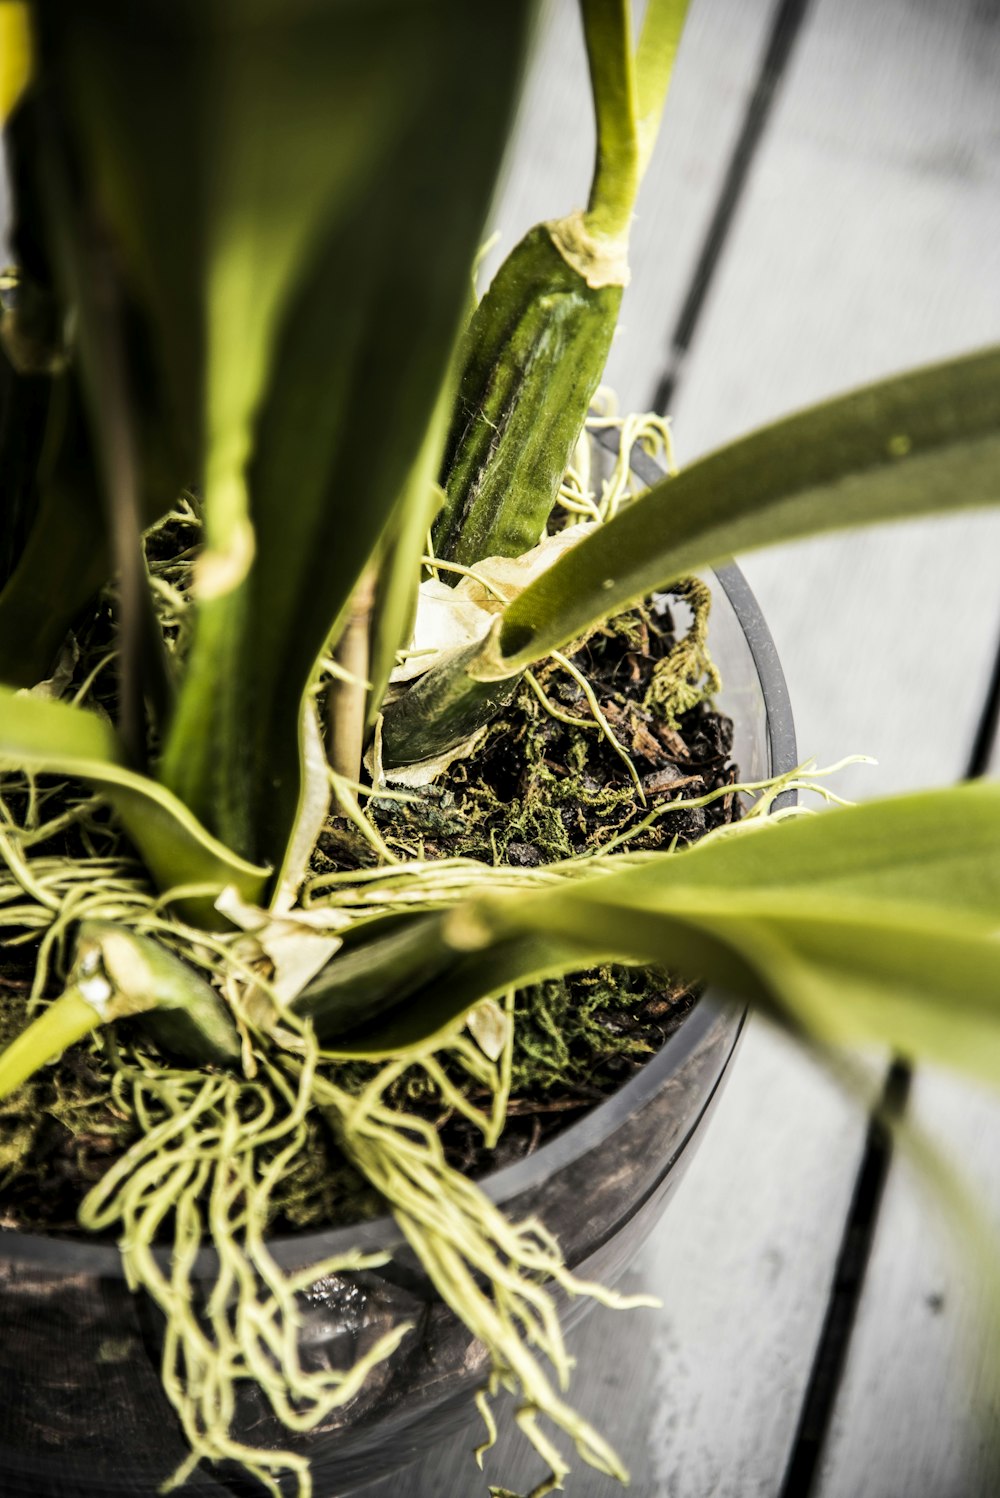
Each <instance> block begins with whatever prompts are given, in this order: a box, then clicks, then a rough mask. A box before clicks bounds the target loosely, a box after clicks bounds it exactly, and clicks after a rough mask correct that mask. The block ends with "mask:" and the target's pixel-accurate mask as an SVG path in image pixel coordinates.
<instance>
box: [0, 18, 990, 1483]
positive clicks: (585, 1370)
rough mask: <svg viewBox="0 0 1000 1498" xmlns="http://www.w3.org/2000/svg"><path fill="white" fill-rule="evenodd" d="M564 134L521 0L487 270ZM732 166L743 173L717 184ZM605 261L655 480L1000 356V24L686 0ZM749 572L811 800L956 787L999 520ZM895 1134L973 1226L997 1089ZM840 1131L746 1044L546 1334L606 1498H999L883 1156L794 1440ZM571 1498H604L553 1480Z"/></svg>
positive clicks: (584, 172) (545, 42)
mask: <svg viewBox="0 0 1000 1498" xmlns="http://www.w3.org/2000/svg"><path fill="white" fill-rule="evenodd" d="M779 23H780V24H779ZM768 60H770V63H771V64H772V67H771V70H770V72H768V70H767V69H766V68H765V64H766V63H767V62H768ZM762 69H763V70H764V72H763V75H762ZM768 99H770V101H771V107H770V109H767V108H766V107H765V106H766V104H767V101H768ZM748 119H749V127H748ZM592 140H593V131H592V126H591V121H590V106H589V99H588V96H587V92H586V82H585V70H584V58H583V48H582V40H581V37H580V32H579V22H578V19H577V15H576V0H552V3H551V4H550V5H549V7H548V10H547V13H546V21H545V24H544V26H543V28H542V32H541V35H540V37H539V47H538V53H537V57H536V60H535V63H534V66H533V69H532V72H531V75H530V78H529V82H528V89H527V95H526V99H525V103H524V108H523V115H522V128H521V131H520V135H519V138H518V141H517V145H516V149H515V151H514V153H513V158H512V161H511V163H510V166H509V171H508V178H507V185H506V187H505V189H504V191H503V193H502V194H501V197H500V201H499V203H498V207H497V211H496V215H495V222H496V225H497V227H498V228H499V229H500V230H501V232H502V235H503V238H502V241H501V244H500V245H499V246H498V248H497V250H496V251H494V252H493V254H492V256H491V259H490V262H489V263H490V264H491V265H495V264H496V263H497V262H498V260H499V258H500V256H501V255H502V254H503V253H505V252H506V250H508V249H509V248H510V247H511V245H512V244H513V243H514V242H515V240H516V238H517V237H518V236H519V235H520V233H521V232H522V231H523V230H524V229H525V228H527V227H528V226H529V225H530V224H532V223H533V222H535V221H536V220H538V219H541V218H547V217H553V216H556V215H558V214H559V213H561V212H563V211H566V210H568V209H569V208H571V207H573V206H575V205H578V204H579V203H580V202H581V201H582V199H583V198H584V197H585V194H586V184H587V180H588V175H589V167H590V155H591V151H592ZM734 157H735V158H737V159H741V158H746V159H747V160H748V162H749V166H748V170H747V172H746V173H745V179H744V180H743V182H742V187H741V189H740V190H739V191H735V192H734V191H733V190H732V189H733V185H734V171H733V162H734ZM737 175H738V174H737ZM737 185H738V184H737ZM0 194H2V183H0ZM720 201H722V202H724V203H726V204H728V205H729V211H727V212H725V213H722V214H721V215H720V214H719V211H718V210H719V205H720ZM2 218H3V203H2V201H0V220H2ZM713 224H714V225H715V232H714V233H713ZM706 242H709V243H711V244H714V245H715V247H716V249H717V251H718V253H717V254H716V255H715V257H714V260H713V258H712V257H711V256H708V257H706ZM633 261H634V277H633V281H632V285H631V287H630V289H629V291H628V293H627V297H626V301H625V306H624V311H623V318H622V329H621V333H620V336H619V338H618V340H617V342H616V345H615V348H614V350H613V354H612V359H611V365H610V369H609V380H610V382H611V383H612V384H613V385H614V386H615V387H616V388H617V389H618V391H619V394H620V396H621V398H622V403H623V405H624V406H626V407H629V408H637V407H645V406H647V405H648V404H649V403H650V401H651V400H652V399H653V397H654V394H655V392H656V391H657V389H658V388H660V387H661V386H662V383H663V381H664V379H665V378H667V379H669V381H670V383H671V385H672V390H673V394H672V398H671V401H670V414H671V415H672V416H673V418H674V431H675V437H676V442H677V447H678V453H679V456H680V458H681V461H682V462H684V461H688V460H690V459H692V458H694V457H695V456H697V455H698V454H700V453H702V452H704V451H705V450H707V449H709V448H711V447H714V446H717V445H718V444H719V443H721V442H723V441H725V440H726V439H728V438H730V437H732V436H735V435H737V434H739V433H740V432H743V431H746V430H748V429H750V428H752V427H753V426H755V425H757V424H759V423H761V422H763V421H766V420H768V419H770V418H772V417H775V416H777V415H779V414H781V413H783V412H785V411H787V410H790V409H792V408H794V407H797V406H801V405H803V404H806V403H808V402H809V401H812V400H816V399H819V398H822V397H824V396H826V395H829V394H831V393H834V392H836V391H838V390H840V389H842V388H844V387H846V386H849V385H851V384H854V383H858V382H861V381H864V380H868V379H874V378H877V377H879V376H882V375H885V374H888V373H891V372H893V371H895V370H897V369H900V368H903V367H905V366H906V365H908V364H911V363H915V362H918V361H924V360H931V359H935V358H938V357H945V356H947V355H949V354H953V353H957V352H961V351H963V350H966V349H969V348H972V347H974V346H976V345H978V344H983V343H987V342H990V341H997V340H1000V3H998V0H692V11H691V18H690V21H689V24H688V29H687V33H686V35H685V40H684V43H683V46H682V49H681V54H680V58H679V63H678V69H677V74H676V79H675V83H674V87H673V91H672V94H671V100H670V103H669V106H668V113H667V118H666V122H665V126H664V130H663V134H662V137H661V140H660V143H659V145H658V148H657V154H656V157H655V160H654V162H653V165H652V168H651V171H650V176H649V179H648V180H647V183H646V186H645V189H644V194H643V198H642V202H641V212H640V216H639V219H638V222H637V225H636V232H635V239H634V253H633ZM706 269H708V270H711V272H712V273H711V274H710V275H709V276H708V278H707V282H706V289H705V292H704V295H693V294H692V288H693V287H694V288H697V287H699V286H701V284H702V282H703V281H705V276H704V272H705V271H706ZM745 571H746V573H747V575H748V577H749V580H750V582H751V585H752V587H753V588H754V589H755V591H756V593H757V596H758V598H759V600H760V602H761V605H762V607H763V609H764V613H765V615H766V617H767V619H768V622H769V624H770V627H771V630H772V632H773V634H774V637H775V640H776V642H777V646H778V650H779V653H780V655H781V658H782V662H783V665H784V668H785V672H786V674H787V677H788V681H789V686H790V688H791V694H792V700H793V703H794V707H795V714H796V721H797V727H798V734H799V743H800V746H801V748H802V752H803V754H804V755H806V754H809V755H815V756H816V757H817V758H818V759H819V761H820V762H830V761H832V760H835V759H839V758H840V757H841V756H843V755H845V754H849V753H852V752H855V751H863V752H865V753H869V754H873V755H875V756H876V757H877V759H878V762H879V763H878V768H877V769H872V768H866V769H863V770H862V769H855V770H852V771H849V772H847V773H845V774H844V775H843V776H842V778H841V780H840V782H839V786H838V788H839V789H841V790H842V791H843V792H844V793H845V794H848V795H851V796H854V797H857V798H862V797H866V796H871V795H878V794H886V793H891V792H893V791H898V790H902V789H908V788H911V787H915V786H918V785H931V784H945V783H948V782H950V781H953V780H955V779H956V778H958V777H960V776H961V775H962V774H963V773H964V772H965V769H966V765H967V762H968V757H969V753H970V746H971V744H972V741H973V737H974V734H975V729H976V724H977V721H978V718H979V715H980V712H981V709H982V704H983V700H984V695H985V692H986V688H987V683H988V680H989V677H990V671H991V667H992V664H993V660H994V656H995V652H996V649H997V640H998V635H1000V587H998V578H1000V514H998V515H990V516H980V517H976V518H969V517H963V518H961V519H957V520H947V521H925V522H921V523H919V524H914V525H912V526H909V527H906V528H897V529H893V530H889V529H880V530H878V531H874V532H871V533H868V534H865V535H847V536H844V537H836V538H833V539H825V540H822V541H818V542H815V543H805V544H800V545H796V546H788V547H783V548H779V549H776V550H774V551H772V552H770V553H767V554H763V555H759V556H754V557H751V558H748V559H747V561H746V563H745ZM994 772H995V773H996V772H1000V762H998V763H997V764H996V765H995V766H994ZM909 1113H910V1115H911V1117H913V1118H915V1119H916V1120H918V1121H919V1122H920V1123H921V1124H922V1125H923V1127H924V1128H925V1129H927V1130H928V1131H929V1132H930V1133H931V1134H932V1135H933V1136H934V1137H935V1138H936V1139H937V1140H938V1141H939V1143H940V1144H941V1146H942V1147H943V1148H945V1149H947V1150H948V1151H949V1152H950V1153H951V1154H952V1155H953V1156H954V1158H955V1159H956V1160H957V1161H958V1162H959V1163H960V1166H961V1168H962V1169H963V1170H964V1171H966V1172H967V1174H968V1176H969V1178H970V1179H971V1180H972V1181H974V1182H975V1183H976V1184H977V1185H978V1186H979V1187H980V1189H981V1193H982V1199H983V1200H984V1201H985V1202H987V1203H989V1204H992V1206H993V1209H994V1210H995V1215H996V1218H997V1221H998V1226H1000V1104H998V1102H997V1101H996V1099H995V1098H993V1097H991V1096H989V1095H987V1094H986V1093H985V1092H982V1091H979V1090H975V1089H973V1088H972V1087H971V1086H969V1085H967V1084H966V1083H965V1082H957V1081H956V1080H955V1079H954V1078H952V1077H947V1076H944V1075H939V1074H937V1073H932V1072H929V1071H928V1072H926V1073H920V1074H918V1075H917V1076H916V1078H915V1079H914V1082H913V1085H912V1090H911V1094H910V1100H909ZM866 1128H867V1126H866V1120H865V1119H864V1118H863V1117H861V1116H860V1115H859V1113H858V1111H857V1110H856V1109H855V1108H854V1107H853V1106H851V1105H850V1104H848V1103H847V1102H846V1101H845V1100H844V1098H843V1097H842V1096H841V1095H840V1093H839V1092H838V1090H837V1088H836V1087H835V1085H834V1084H833V1083H832V1081H831V1080H830V1078H829V1077H828V1076H826V1075H824V1074H823V1073H821V1072H820V1071H819V1070H817V1069H816V1068H815V1066H814V1065H813V1064H812V1063H811V1062H810V1061H808V1060H807V1059H805V1058H804V1057H803V1056H802V1055H801V1054H800V1053H799V1052H798V1051H797V1050H796V1049H795V1048H794V1047H793V1046H792V1045H791V1044H790V1043H789V1042H788V1041H786V1040H785V1039H784V1038H782V1037H781V1036H779V1035H776V1034H774V1033H773V1032H772V1031H770V1030H769V1028H768V1027H767V1025H766V1024H764V1023H762V1022H758V1021H757V1020H756V1019H755V1020H754V1021H752V1022H751V1024H750V1026H749V1030H748V1033H747V1035H746V1038H745V1041H744V1044H743V1047H742V1051H741V1054H740V1056H739V1058H738V1062H737V1065H736V1066H735V1068H734V1071H733V1075H732V1077H731V1080H730V1082H729V1084H728V1088H727V1090H726V1092H725V1094H724V1096H723V1098H722V1100H721V1103H720V1105H719V1108H718V1110H717V1113H716V1115H715V1118H714V1119H713V1121H712V1124H711V1127H710V1129H709V1131H708V1133H707V1137H706V1139H705V1141H704V1143H703V1145H702V1147H701V1150H700V1152H699V1154H698V1156H697V1158H696V1160H695V1161H694V1163H693V1165H692V1167H691V1169H690V1171H689V1173H688V1175H687V1177H686V1179H685V1180H684V1183H683V1185H682V1186H681V1188H680V1190H679V1191H678V1193H677V1196H676V1197H675V1199H674V1200H673V1201H672V1203H671V1205H670V1208H669V1210H668V1212H667V1214H666V1216H665V1217H664V1219H663V1221H662V1223H661V1224H660V1226H659V1228H658V1229H657V1231H656V1232H655V1234H654V1236H653V1238H652V1240H651V1241H650V1242H649V1244H648V1245H647V1247H646V1249H645V1251H644V1253H643V1255H642V1257H641V1259H640V1260H639V1262H638V1263H637V1264H636V1266H635V1268H634V1269H633V1270H632V1271H631V1274H630V1279H629V1285H630V1286H631V1287H634V1288H637V1289H638V1288H641V1289H643V1290H647V1291H652V1292H654V1293H655V1294H657V1295H659V1296H660V1297H661V1298H662V1300H663V1303H664V1308H663V1310H662V1311H660V1312H650V1311H644V1312H639V1313H631V1314H629V1315H617V1314H613V1313H609V1312H605V1311H601V1310H597V1311H595V1312H594V1313H593V1314H592V1315H591V1316H590V1317H589V1319H588V1320H587V1321H586V1322H585V1323H583V1324H582V1325H581V1326H580V1327H579V1328H578V1329H577V1331H576V1332H575V1333H574V1334H573V1337H572V1339H571V1340H572V1344H573V1350H574V1351H575V1353H576V1356H577V1358H578V1361H579V1367H578V1371H577V1375H576V1379H575V1383H574V1388H573V1391H572V1393H573V1398H574V1400H575V1401H576V1403H577V1404H578V1406H579V1407H580V1408H581V1409H582V1410H583V1411H584V1413H586V1414H587V1415H588V1416H589V1417H591V1418H592V1419H593V1420H594V1421H595V1422H596V1423H597V1424H598V1425H599V1426H600V1428H601V1429H602V1430H604V1431H605V1432H606V1433H607V1434H608V1435H609V1436H610V1437H611V1438H612V1439H613V1441H614V1442H615V1444H616V1445H617V1447H618V1448H619V1450H620V1451H621V1452H622V1454H623V1456H624V1457H625V1459H626V1461H627V1462H628V1464H629V1466H630V1467H631V1470H632V1475H633V1482H632V1489H631V1491H632V1492H633V1493H634V1494H636V1495H637V1498H992V1495H994V1494H997V1493H1000V1456H998V1450H1000V1407H998V1405H997V1403H996V1402H995V1401H994V1400H992V1399H991V1398H990V1397H989V1395H988V1393H987V1392H986V1391H987V1390H989V1389H990V1388H994V1389H995V1387H996V1384H995V1381H993V1382H992V1383H991V1382H990V1381H989V1380H987V1379H986V1377H985V1376H984V1374H983V1368H984V1359H985V1351H984V1349H983V1347H982V1346H981V1344H980V1343H978V1342H977V1339H976V1335H975V1334H976V1330H977V1299H976V1286H975V1284H974V1283H972V1282H971V1270H970V1265H969V1263H968V1262H967V1260H965V1259H963V1257H962V1256H961V1255H960V1254H958V1253H956V1252H955V1250H954V1246H953V1245H950V1244H949V1243H948V1242H947V1240H946V1239H944V1238H942V1237H941V1236H940V1234H939V1232H938V1229H937V1226H936V1224H935V1222H934V1221H933V1220H932V1219H933V1216H934V1214H933V1212H932V1211H930V1210H928V1207H927V1203H926V1201H925V1200H923V1199H922V1198H921V1196H920V1194H919V1193H918V1192H917V1191H916V1190H915V1188H914V1185H913V1183H912V1181H911V1179H910V1178H909V1176H908V1174H907V1172H906V1170H905V1168H903V1167H902V1166H900V1165H899V1164H898V1163H896V1162H893V1163H891V1165H890V1167H889V1173H888V1179H887V1182H886V1186H885V1190H884V1193H883V1194H882V1196H881V1201H880V1205H879V1209H878V1213H877V1221H876V1225H875V1231H874V1240H873V1244H872V1249H871V1255H870V1259H869V1261H868V1264H867V1270H866V1272H865V1274H864V1277H863V1283H862V1288H861V1292H860V1298H859V1299H858V1302H857V1315H856V1320H855V1324H854V1328H853V1335H852V1336H851V1338H850V1341H849V1346H848V1350H847V1355H846V1360H845V1362H844V1366H843V1370H842V1372H841V1374H840V1376H839V1377H838V1378H837V1379H836V1380H835V1382H834V1387H833V1389H832V1395H831V1401H829V1402H830V1405H831V1407H830V1410H829V1413H828V1417H827V1418H825V1419H824V1420H823V1421H821V1422H820V1423H819V1425H818V1426H815V1424H814V1425H812V1426H811V1425H810V1422H809V1421H808V1420H806V1421H805V1422H804V1421H803V1408H804V1404H805V1401H806V1395H807V1391H808V1390H809V1388H810V1386H811V1381H812V1375H813V1369H814V1364H815V1362H816V1358H817V1349H818V1347H819V1345H820V1342H821V1337H822V1333H823V1328H824V1323H825V1321H826V1319H827V1313H828V1308H829V1306H830V1303H831V1294H832V1292H833V1289H834V1282H835V1278H836V1276H837V1270H838V1262H839V1261H840V1259H841V1248H842V1240H843V1237H844V1231H845V1224H846V1222H847V1218H848V1213H849V1211H850V1208H851V1203H852V1199H853V1198H854V1195H855V1186H856V1181H857V1178H858V1174H859V1169H860V1168H861V1164H862V1160H863V1156H864V1152H865V1145H866ZM506 1424H507V1428H505V1429H504V1430H503V1433H502V1435H501V1440H500V1442H499V1444H498V1446H497V1448H496V1449H495V1451H494V1453H493V1454H492V1457H491V1458H490V1459H489V1461H488V1463H487V1476H486V1477H484V1476H483V1475H482V1474H480V1473H479V1472H478V1470H477V1469H476V1467H475V1465H474V1463H473V1461H472V1459H471V1455H470V1454H469V1453H468V1452H462V1451H444V1452H440V1453H437V1454H436V1455H435V1456H434V1457H433V1458H431V1459H428V1460H427V1461H425V1462H424V1463H422V1464H421V1465H420V1466H418V1467H415V1468H413V1469H411V1470H410V1471H409V1472H407V1473H405V1474H402V1475H400V1476H396V1477H393V1478H390V1479H386V1480H385V1481H384V1482H381V1483H377V1484H375V1485H374V1486H372V1487H370V1488H369V1489H366V1494H367V1495H368V1498H390V1495H391V1498H438V1495H441V1498H484V1495H485V1494H486V1493H487V1483H488V1481H493V1482H496V1483H501V1482H502V1483H504V1484H505V1485H507V1486H510V1487H512V1488H515V1489H517V1490H518V1491H522V1492H526V1491H527V1490H528V1489H529V1488H530V1486H531V1485H532V1483H534V1482H536V1481H537V1480H538V1479H539V1477H540V1475H541V1471H540V1467H539V1464H538V1463H537V1461H535V1460H534V1458H533V1457H532V1455H531V1454H530V1453H529V1452H526V1451H525V1448H524V1445H523V1442H522V1441H521V1440H520V1438H519V1437H518V1436H517V1434H516V1432H515V1431H514V1430H513V1429H512V1428H511V1422H510V1421H508V1422H507V1423H506ZM567 1491H568V1492H569V1493H571V1494H572V1495H573V1498H613V1495H614V1494H615V1493H617V1492H619V1491H620V1490H619V1488H618V1487H617V1486H616V1485H615V1484H614V1483H612V1482H610V1481H608V1480H606V1479H604V1478H602V1477H600V1476H599V1475H597V1474H596V1473H594V1472H592V1471H590V1470H589V1469H586V1468H579V1467H578V1468H577V1470H576V1471H575V1472H574V1474H573V1476H572V1477H571V1478H570V1479H569V1480H568V1483H567ZM317 1498H332V1495H317Z"/></svg>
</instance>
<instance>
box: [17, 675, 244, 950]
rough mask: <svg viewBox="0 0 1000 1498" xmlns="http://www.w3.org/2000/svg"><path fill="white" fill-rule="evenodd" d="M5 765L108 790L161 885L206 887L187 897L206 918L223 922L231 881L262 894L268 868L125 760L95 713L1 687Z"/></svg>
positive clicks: (195, 913)
mask: <svg viewBox="0 0 1000 1498" xmlns="http://www.w3.org/2000/svg"><path fill="white" fill-rule="evenodd" d="M0 766H3V767H5V768H7V769H14V770H39V771H44V772H48V773H52V774H58V775H69V776H73V777H75V778H78V779H80V780H83V781H86V782H87V783H88V784H89V785H92V786H94V787H96V788H97V789H98V790H100V791H103V792H104V794H105V795H106V796H107V798H108V801H109V802H110V803H111V805H112V807H113V808H114V810H115V812H116V813H117V815H118V817H119V818H120V820H121V822H122V825H123V826H124V828H125V830H126V832H127V833H128V835H129V837H130V839H131V840H132V842H133V843H134V844H135V846H136V848H137V849H138V851H139V853H140V854H141V856H142V859H143V861H144V863H145V864H146V867H147V868H148V869H149V872H150V875H151V876H152V878H153V881H154V883H155V884H156V885H157V887H158V888H159V889H161V890H167V889H174V888H177V887H179V886H182V885H183V886H186V885H206V886H208V887H209V890H210V891H211V892H210V893H207V894H205V895H204V896H198V897H191V898H189V899H185V900H184V901H183V909H184V910H185V912H186V914H187V915H188V916H189V917H190V918H191V919H194V920H197V921H198V922H199V923H201V924H205V925H208V926H216V927H218V926H221V925H223V924H224V922H223V921H222V919H221V917H220V916H219V914H218V912H217V911H216V910H215V908H214V905H213V899H214V896H215V894H217V893H219V892H221V890H222V889H224V888H225V886H226V885H229V884H233V885H235V886H236V888H237V889H238V890H239V891H240V894H241V895H242V896H243V898H244V899H245V900H247V901H250V902H252V903H259V902H260V901H261V900H262V899H263V897H264V890H265V887H266V884H267V879H268V870H267V869H263V868H258V867H256V866H255V865H254V864H251V863H247V862H246V860H244V859H242V858H239V857H237V855H236V854H235V853H232V852H231V851H230V850H229V849H228V848H226V847H224V846H223V845H222V843H220V842H218V841H217V839H216V838H214V837H213V836H212V835H211V834H210V833H209V832H207V831H206V830H205V828H204V827H202V826H201V825H200V823H199V822H198V821H197V819H196V818H195V817H194V816H192V814H191V812H190V811H189V810H188V808H187V807H186V806H184V804H183V803H182V802H180V801H178V799H177V797H176V796H174V795H172V794H171V793H170V792H169V791H168V790H166V789H165V788H164V787H163V786H162V785H159V784H158V783H157V782H156V781H155V780H150V779H148V778H147V777H146V776H144V775H137V774H136V773H135V771H133V770H130V769H129V768H128V766H127V765H126V763H125V754H124V750H123V748H122V744H121V741H120V740H119V738H118V735H117V734H116V733H115V731H114V729H113V728H112V726H111V724H110V723H108V722H106V721H105V720H104V719H103V718H99V717H98V716H97V714H96V713H92V712H87V711H85V710H84V709H82V708H75V707H70V706H69V705H68V704H67V703H64V702H49V701H46V700H44V699H43V698H40V697H31V696H28V695H26V694H24V693H19V692H11V691H9V690H8V689H7V688H6V687H0Z"/></svg>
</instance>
